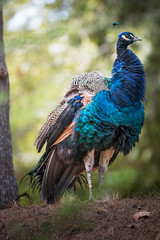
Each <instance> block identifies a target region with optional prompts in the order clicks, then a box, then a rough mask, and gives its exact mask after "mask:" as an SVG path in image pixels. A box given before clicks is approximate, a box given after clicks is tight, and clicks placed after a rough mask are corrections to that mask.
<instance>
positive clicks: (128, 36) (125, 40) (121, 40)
mask: <svg viewBox="0 0 160 240" xmlns="http://www.w3.org/2000/svg"><path fill="white" fill-rule="evenodd" d="M136 41H142V39H141V38H138V37H136V36H134V34H133V33H131V32H122V33H120V34H119V35H118V42H117V53H118V55H119V54H121V53H122V52H123V51H124V50H125V49H126V48H127V46H128V45H129V44H132V43H133V42H136Z"/></svg>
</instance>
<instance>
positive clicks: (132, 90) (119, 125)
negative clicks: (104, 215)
mask: <svg viewBox="0 0 160 240" xmlns="http://www.w3.org/2000/svg"><path fill="white" fill-rule="evenodd" d="M136 41H141V39H140V38H138V37H135V36H134V34H132V33H131V32H123V33H120V34H119V35H118V41H117V49H116V51H117V58H116V60H115V62H114V64H113V68H112V72H111V77H103V76H102V74H101V73H100V72H91V73H82V74H80V75H78V76H76V77H75V78H73V79H72V81H71V85H70V87H69V89H68V91H67V93H66V95H65V96H64V98H63V100H62V101H61V103H60V104H59V105H58V106H57V108H56V109H55V110H54V111H53V112H52V113H51V114H50V115H49V116H48V118H47V121H46V122H45V124H44V125H43V126H42V128H41V130H40V132H39V134H38V136H37V139H36V141H35V144H36V146H37V149H38V151H41V149H42V147H43V145H44V144H45V142H47V144H46V151H45V153H44V154H43V155H42V157H41V159H40V160H39V162H38V164H37V165H36V166H35V167H34V168H33V169H32V170H31V171H30V172H29V173H27V174H26V175H28V176H30V181H31V183H32V186H33V187H35V186H39V187H40V190H41V197H42V200H43V201H46V202H47V203H54V202H55V201H56V200H57V199H58V198H59V196H60V192H61V191H62V190H65V189H69V188H71V187H73V186H74V185H75V182H76V181H78V182H79V183H80V185H82V182H84V183H85V177H84V176H83V174H82V173H83V172H84V171H86V174H87V180H88V186H89V191H90V197H89V199H92V198H93V193H92V181H91V173H92V171H94V170H97V169H98V172H99V183H100V185H102V183H103V176H104V173H105V172H106V170H107V168H108V166H109V165H110V164H111V163H112V162H113V161H114V160H115V158H116V157H117V155H118V154H119V153H123V154H124V155H126V154H128V153H129V152H130V151H131V149H132V147H133V146H135V143H136V142H138V141H139V134H140V133H141V129H142V126H143V124H144V117H145V116H144V107H143V104H142V102H143V101H144V100H145V90H146V80H145V73H144V68H143V65H142V63H141V62H140V60H139V58H138V57H137V56H136V55H135V54H134V53H133V52H132V51H131V50H130V49H128V48H127V47H128V45H130V44H132V43H134V42H136Z"/></svg>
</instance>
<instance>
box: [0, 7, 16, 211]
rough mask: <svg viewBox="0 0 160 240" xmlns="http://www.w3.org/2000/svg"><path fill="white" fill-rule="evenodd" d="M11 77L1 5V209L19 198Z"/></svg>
mask: <svg viewBox="0 0 160 240" xmlns="http://www.w3.org/2000/svg"><path fill="white" fill-rule="evenodd" d="M9 107H10V105H9V76H8V71H7V66H6V62H5V54H4V46H3V18H2V5H1V3H0V209H4V208H7V207H9V203H10V202H11V201H13V200H15V199H16V198H17V196H18V188H17V183H16V179H15V174H14V169H13V159H12V143H11V132H10V125H9Z"/></svg>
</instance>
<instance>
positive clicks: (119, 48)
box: [116, 38, 128, 56]
mask: <svg viewBox="0 0 160 240" xmlns="http://www.w3.org/2000/svg"><path fill="white" fill-rule="evenodd" d="M127 46H128V44H127V42H126V43H123V44H122V42H121V40H120V38H119V39H118V42H117V47H116V51H117V56H120V55H121V54H122V53H123V52H124V51H125V50H126V49H127Z"/></svg>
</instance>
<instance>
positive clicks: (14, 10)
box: [4, 0, 160, 201]
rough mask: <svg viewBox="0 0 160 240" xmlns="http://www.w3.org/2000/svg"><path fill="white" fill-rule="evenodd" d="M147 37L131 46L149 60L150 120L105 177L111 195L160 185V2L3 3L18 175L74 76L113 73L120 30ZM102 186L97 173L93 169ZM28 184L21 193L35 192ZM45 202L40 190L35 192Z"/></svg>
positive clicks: (52, 0) (24, 169) (28, 164)
mask: <svg viewBox="0 0 160 240" xmlns="http://www.w3.org/2000/svg"><path fill="white" fill-rule="evenodd" d="M113 22H120V24H121V25H120V28H119V30H120V31H131V32H133V33H134V34H135V35H136V36H138V37H140V38H142V39H143V42H142V43H136V44H134V45H133V46H131V49H132V50H133V51H134V52H135V53H136V54H137V55H138V57H139V58H140V59H141V61H142V62H143V64H144V68H145V72H146V79H147V95H146V102H145V103H144V105H145V112H146V120H145V126H144V128H143V130H142V134H141V136H140V142H139V143H138V144H137V146H136V147H135V148H134V149H133V151H132V152H131V153H130V154H129V155H128V156H127V157H124V156H119V157H118V158H117V159H116V161H115V162H114V163H113V165H112V166H111V167H110V168H109V171H108V173H107V174H106V176H105V180H104V188H103V191H104V192H105V193H113V192H114V191H116V192H120V193H121V194H122V195H123V196H133V195H134V196H135V195H143V194H148V193H151V192H153V191H157V192H158V191H159V189H160V71H159V68H160V44H159V43H160V29H159V28H160V1H159V0H153V1H151V0H145V1H144V0H141V1H139V0H132V1H127V0H126V1H124V0H104V1H102V0H88V1H86V0H81V1H79V0H66V1H65V0H30V1H27V0H17V1H5V3H4V42H5V52H6V61H7V66H8V71H9V76H10V101H11V109H10V123H11V131H12V143H13V158H14V166H15V172H16V178H17V181H18V182H19V180H20V178H21V177H22V176H23V175H24V174H25V173H26V172H27V171H28V170H29V169H31V168H32V167H33V166H34V165H35V164H36V162H37V161H38V160H39V158H40V156H41V154H38V153H37V152H36V150H35V148H34V140H35V138H36V135H37V134H38V131H39V129H40V127H41V126H42V124H43V123H44V121H45V120H46V117H47V115H48V114H49V113H50V112H51V111H52V110H53V109H54V108H55V106H56V105H57V104H58V103H59V101H60V100H61V98H62V97H63V95H64V93H65V91H66V88H67V86H68V85H69V84H70V81H71V79H72V78H73V77H74V76H75V75H77V74H79V73H81V72H84V71H95V70H97V71H101V72H102V73H103V74H104V76H106V75H110V73H111V69H112V64H113V61H114V59H115V57H116V52H115V47H116V41H117V35H118V33H117V30H115V29H113V28H112V23H113ZM93 178H94V181H95V187H96V183H97V175H96V174H94V177H93ZM28 190H29V187H28V183H23V184H22V185H20V190H19V192H20V193H22V192H23V191H28ZM33 198H34V201H39V200H37V199H39V194H38V193H34V194H33Z"/></svg>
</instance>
